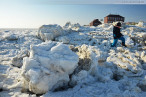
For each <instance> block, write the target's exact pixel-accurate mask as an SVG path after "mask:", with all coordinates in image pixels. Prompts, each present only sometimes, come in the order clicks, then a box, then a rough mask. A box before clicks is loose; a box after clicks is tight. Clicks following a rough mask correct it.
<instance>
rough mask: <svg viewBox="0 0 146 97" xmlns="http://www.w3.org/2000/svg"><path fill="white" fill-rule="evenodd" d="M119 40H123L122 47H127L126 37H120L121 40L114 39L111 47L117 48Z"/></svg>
mask: <svg viewBox="0 0 146 97" xmlns="http://www.w3.org/2000/svg"><path fill="white" fill-rule="evenodd" d="M118 40H121V41H122V45H125V38H124V37H120V38H117V39H114V41H113V43H112V45H111V47H115V46H116V44H117V42H118Z"/></svg>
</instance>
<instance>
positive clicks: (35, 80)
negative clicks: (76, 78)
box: [22, 41, 78, 94]
mask: <svg viewBox="0 0 146 97" xmlns="http://www.w3.org/2000/svg"><path fill="white" fill-rule="evenodd" d="M77 63H78V56H77V55H76V54H75V53H74V52H72V51H71V50H70V49H69V47H68V46H67V45H64V44H62V43H56V42H51V41H49V42H44V43H42V44H38V45H36V46H32V47H31V51H30V57H25V58H24V59H23V67H22V75H23V77H24V88H26V89H27V88H28V89H29V90H30V91H32V92H34V93H36V94H43V93H46V92H47V91H48V90H53V89H56V88H58V87H61V86H64V85H66V84H67V83H68V81H69V74H71V73H72V72H73V71H74V69H75V68H76V67H77Z"/></svg>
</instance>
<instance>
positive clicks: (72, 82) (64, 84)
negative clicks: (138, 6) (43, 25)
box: [0, 23, 146, 97]
mask: <svg viewBox="0 0 146 97" xmlns="http://www.w3.org/2000/svg"><path fill="white" fill-rule="evenodd" d="M55 27H56V28H55ZM125 27H126V28H125ZM125 27H122V29H121V31H122V34H123V35H124V36H125V37H127V38H125V39H126V44H127V45H129V46H128V47H127V48H125V47H122V46H121V44H120V41H118V44H117V47H114V48H111V47H110V45H111V43H112V40H113V34H112V24H102V25H100V26H98V27H89V26H81V25H79V24H75V25H74V24H70V23H68V24H67V25H65V27H63V28H60V27H59V26H52V27H50V30H49V31H50V32H51V31H53V30H55V29H56V31H58V32H57V33H60V35H58V34H55V35H58V36H55V37H54V36H53V37H54V41H58V42H59V43H55V42H50V46H48V45H47V43H45V42H44V43H42V41H41V40H42V39H39V38H38V37H36V35H37V34H38V32H39V31H38V29H0V96H1V95H2V96H4V97H13V96H18V97H19V96H24V97H36V96H38V95H36V94H40V93H45V92H46V91H48V90H51V91H49V92H47V93H46V94H43V95H41V97H49V96H50V97H117V96H118V97H145V96H146V88H145V87H146V76H145V75H146V65H145V64H146V52H145V50H146V44H145V39H146V38H145V33H146V32H145V31H146V29H145V28H144V27H138V26H133V25H125ZM47 29H48V28H47ZM59 29H60V30H59ZM61 30H63V31H65V33H67V34H65V33H64V34H62V32H59V31H61ZM43 31H44V32H45V30H43ZM50 32H49V33H50ZM45 33H48V32H45ZM51 34H52V32H51ZM126 35H127V36H126ZM49 37H51V36H49ZM60 42H63V43H64V44H66V46H67V45H68V46H70V49H71V50H72V51H71V50H70V49H69V48H68V47H66V46H65V48H64V46H62V45H63V44H62V43H60ZM41 43H42V44H41ZM30 45H31V49H30ZM50 49H52V50H50ZM71 52H72V53H71ZM75 53H76V54H75ZM29 54H30V55H29ZM62 54H63V55H62ZM74 55H75V56H76V58H77V57H78V58H79V60H78V61H79V62H78V61H77V60H76V61H75V60H73V56H74ZM28 56H29V57H28ZM24 57H26V58H24ZM23 58H24V59H23ZM64 59H67V60H68V61H67V60H64ZM49 62H51V63H53V64H56V65H55V66H54V65H52V64H51V65H48V63H49ZM22 63H23V64H22ZM63 63H68V64H73V63H74V64H75V63H76V65H72V66H75V67H76V68H75V67H70V65H69V67H68V65H66V64H63ZM24 64H25V65H24ZM16 66H18V67H19V68H17V67H16ZM21 66H22V67H21ZM73 68H74V69H73ZM74 70H75V71H74ZM22 71H23V72H22ZM73 71H74V72H73ZM21 73H22V74H23V77H22V75H21ZM30 75H32V76H30ZM68 75H69V76H68ZM49 78H50V79H49ZM56 79H58V81H54V80H56ZM46 80H47V81H46ZM48 80H49V81H48ZM60 80H62V81H60ZM55 83H57V84H55ZM54 84H55V85H54ZM22 87H23V88H22ZM51 87H52V88H51ZM57 87H59V88H57ZM56 88H57V91H56ZM27 90H29V91H27ZM53 90H55V91H53ZM31 91H32V92H34V93H36V94H32V93H31Z"/></svg>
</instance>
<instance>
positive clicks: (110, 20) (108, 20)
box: [104, 14, 125, 23]
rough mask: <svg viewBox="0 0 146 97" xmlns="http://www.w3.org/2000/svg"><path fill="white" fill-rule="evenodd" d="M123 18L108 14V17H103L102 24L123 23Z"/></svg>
mask: <svg viewBox="0 0 146 97" xmlns="http://www.w3.org/2000/svg"><path fill="white" fill-rule="evenodd" d="M124 19H125V17H123V16H120V15H115V14H109V15H108V16H106V17H104V23H113V22H116V21H122V22H124Z"/></svg>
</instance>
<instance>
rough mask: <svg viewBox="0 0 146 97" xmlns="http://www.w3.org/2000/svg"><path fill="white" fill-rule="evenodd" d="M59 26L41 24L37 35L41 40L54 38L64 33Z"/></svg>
mask: <svg viewBox="0 0 146 97" xmlns="http://www.w3.org/2000/svg"><path fill="white" fill-rule="evenodd" d="M66 33H67V31H64V30H63V29H62V27H61V26H59V25H57V24H55V25H43V26H41V27H40V28H39V30H38V34H37V36H38V37H39V38H41V39H42V40H44V41H46V40H54V38H56V37H58V36H61V35H64V34H66Z"/></svg>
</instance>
